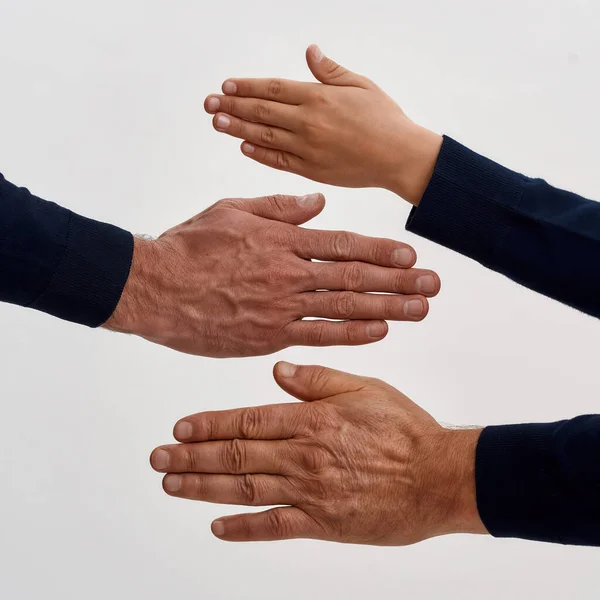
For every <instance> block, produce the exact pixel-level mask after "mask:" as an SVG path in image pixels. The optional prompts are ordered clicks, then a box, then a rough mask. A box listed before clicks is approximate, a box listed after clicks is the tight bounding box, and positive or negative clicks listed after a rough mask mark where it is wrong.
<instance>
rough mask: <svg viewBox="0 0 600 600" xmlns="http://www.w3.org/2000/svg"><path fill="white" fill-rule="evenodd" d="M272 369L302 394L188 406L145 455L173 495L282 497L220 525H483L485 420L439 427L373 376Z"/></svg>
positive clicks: (382, 533)
mask: <svg viewBox="0 0 600 600" xmlns="http://www.w3.org/2000/svg"><path fill="white" fill-rule="evenodd" d="M275 379H276V380H277V383H278V384H279V385H280V386H281V387H282V388H283V389H284V390H285V391H286V392H288V393H289V394H292V395H293V396H295V397H296V398H299V399H300V400H303V401H305V403H302V404H300V403H295V404H281V405H274V406H262V407H258V408H246V409H238V410H229V411H219V412H207V413H201V414H197V415H193V416H191V417H187V418H185V419H183V420H181V421H179V422H178V423H177V424H176V425H175V430H174V435H175V438H176V439H177V440H179V441H180V442H182V443H181V444H179V445H171V446H162V447H160V448H157V449H156V450H154V452H153V453H152V455H151V458H150V461H151V464H152V466H153V467H154V469H156V470H157V471H161V472H166V473H168V475H166V476H165V478H164V479H163V487H164V489H165V491H166V492H167V493H168V494H170V495H172V496H178V497H180V498H189V499H192V500H204V501H207V502H217V503H220V504H240V505H249V506H274V505H284V506H283V507H280V508H275V509H272V510H270V511H267V512H262V513H255V514H248V515H237V516H233V517H226V518H222V519H219V520H218V521H216V522H215V523H213V526H212V529H213V533H214V534H215V535H217V536H218V537H220V538H222V539H223V540H228V541H268V540H281V539H288V538H313V539H321V540H329V541H336V542H349V543H358V544H373V545H382V546H401V545H407V544H412V543H415V542H419V541H421V540H424V539H426V538H430V537H433V536H438V535H443V534H447V533H459V532H460V533H467V532H470V533H486V530H485V527H484V526H483V524H482V522H481V520H480V518H479V515H478V512H477V506H476V500H475V475H474V471H475V447H476V444H477V440H478V438H479V435H480V430H462V431H460V430H459V431H451V430H447V429H443V428H442V427H441V426H440V425H438V423H437V422H436V421H435V420H434V419H433V418H432V417H431V416H430V415H429V414H428V413H426V412H425V411H424V410H422V409H421V408H419V407H418V406H417V405H416V404H414V403H413V402H411V401H410V400H409V399H408V398H407V397H406V396H404V395H403V394H401V393H400V392H398V391H397V390H395V389H394V388H393V387H391V386H389V385H387V384H385V383H383V382H381V381H378V380H376V379H368V378H365V377H357V376H355V375H348V374H346V373H341V372H338V371H333V370H331V369H325V368H323V367H297V366H295V365H291V364H289V363H279V364H278V365H277V366H276V367H275Z"/></svg>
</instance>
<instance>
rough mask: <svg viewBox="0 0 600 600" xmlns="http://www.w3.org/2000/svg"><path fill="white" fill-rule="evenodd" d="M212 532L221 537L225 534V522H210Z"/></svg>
mask: <svg viewBox="0 0 600 600" xmlns="http://www.w3.org/2000/svg"><path fill="white" fill-rule="evenodd" d="M212 532H213V533H214V534H215V535H216V536H217V537H221V536H223V535H225V524H224V523H223V521H215V522H214V523H213V524H212Z"/></svg>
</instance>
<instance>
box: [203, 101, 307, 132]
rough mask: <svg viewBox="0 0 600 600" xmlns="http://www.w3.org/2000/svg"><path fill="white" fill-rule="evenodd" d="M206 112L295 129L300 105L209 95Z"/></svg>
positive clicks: (205, 106) (205, 105)
mask: <svg viewBox="0 0 600 600" xmlns="http://www.w3.org/2000/svg"><path fill="white" fill-rule="evenodd" d="M204 108H205V110H206V112H208V113H210V114H213V115H214V114H215V113H224V114H226V115H229V116H233V117H239V118H240V119H243V120H244V121H252V122H253V123H262V124H264V125H274V126H275V127H281V128H282V129H288V130H290V131H294V129H295V127H297V125H298V122H299V119H298V117H299V110H298V107H295V106H288V105H287V104H279V103H278V102H271V101H269V100H260V99H257V98H236V97H234V96H215V95H213V96H209V97H208V98H207V99H206V101H205V102H204Z"/></svg>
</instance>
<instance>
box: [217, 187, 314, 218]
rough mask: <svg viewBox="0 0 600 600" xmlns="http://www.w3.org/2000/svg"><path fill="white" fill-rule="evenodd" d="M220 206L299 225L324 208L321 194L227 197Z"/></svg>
mask: <svg viewBox="0 0 600 600" xmlns="http://www.w3.org/2000/svg"><path fill="white" fill-rule="evenodd" d="M221 206H228V207H231V208H235V209H237V210H243V211H244V212H247V213H250V214H252V215H256V216H257V217H263V218H264V219H271V220H273V221H282V222H284V223H291V224H292V225H301V224H302V223H306V222H307V221H310V220H311V219H313V218H314V217H316V216H317V215H318V214H319V213H320V212H321V211H322V210H323V208H325V197H324V196H323V194H308V195H306V196H284V195H281V194H276V195H274V196H263V197H262V198H229V199H227V200H223V201H222V203H221Z"/></svg>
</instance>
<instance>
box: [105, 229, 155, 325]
mask: <svg viewBox="0 0 600 600" xmlns="http://www.w3.org/2000/svg"><path fill="white" fill-rule="evenodd" d="M155 254H156V249H155V242H154V241H153V240H147V239H143V238H139V237H137V236H134V238H133V258H132V261H131V269H130V271H129V276H128V278H127V281H126V282H125V286H124V287H123V292H122V293H121V298H120V299H119V302H118V304H117V306H116V308H115V310H114V312H113V314H112V315H111V317H110V318H109V319H108V321H106V323H104V325H103V327H105V328H106V329H110V330H111V331H116V332H118V333H130V334H138V335H142V333H141V327H142V322H143V321H142V314H143V313H145V312H147V308H144V307H145V306H146V307H147V305H148V304H149V302H148V295H149V293H150V292H151V290H150V289H149V282H150V277H148V269H149V265H151V264H156V256H155Z"/></svg>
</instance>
